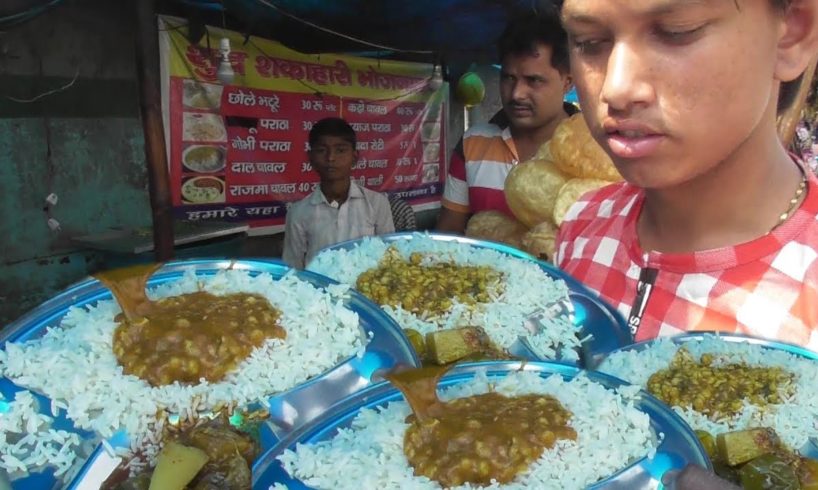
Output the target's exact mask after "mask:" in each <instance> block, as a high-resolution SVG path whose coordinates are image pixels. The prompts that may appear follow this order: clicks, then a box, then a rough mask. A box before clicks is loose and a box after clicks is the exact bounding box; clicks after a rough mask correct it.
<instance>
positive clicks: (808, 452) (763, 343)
mask: <svg viewBox="0 0 818 490" xmlns="http://www.w3.org/2000/svg"><path fill="white" fill-rule="evenodd" d="M708 337H717V338H718V339H719V340H722V341H724V342H728V343H731V344H752V345H757V346H759V347H761V348H763V349H769V350H775V351H783V352H786V353H788V354H792V355H794V356H796V357H801V358H804V359H809V360H812V361H818V352H814V351H811V350H809V349H807V348H805V347H802V346H800V345H795V344H790V343H787V342H780V341H777V340H771V339H764V338H760V337H753V336H750V335H744V334H739V333H722V332H710V331H696V332H687V333H683V334H679V335H676V336H673V337H670V338H669V340H670V341H672V342H673V343H674V344H677V345H684V344H685V343H687V342H698V341H703V340H706V339H707V338H708ZM663 339H665V340H668V338H663ZM657 340H659V339H652V340H644V341H642V342H637V343H635V344H631V345H627V346H624V347H621V348H619V349H616V350H614V351H611V352H610V353H609V355H611V354H614V353H616V352H626V351H635V352H642V351H644V350H646V349H648V348H650V347H651V346H652V345H653V344H654V343H655V342H656V341H657ZM603 361H604V359H603ZM600 364H601V362H600ZM798 452H800V453H801V454H802V455H803V456H806V457H808V458H813V459H818V436H816V437H811V438H810V440H809V442H807V443H806V444H805V445H804V446H803V447H801V448H799V449H798Z"/></svg>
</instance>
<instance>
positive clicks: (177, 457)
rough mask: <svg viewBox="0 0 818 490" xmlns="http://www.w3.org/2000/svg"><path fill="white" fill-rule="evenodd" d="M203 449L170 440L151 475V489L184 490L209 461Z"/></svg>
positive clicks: (160, 454)
mask: <svg viewBox="0 0 818 490" xmlns="http://www.w3.org/2000/svg"><path fill="white" fill-rule="evenodd" d="M207 461H208V457H207V454H206V453H205V452H204V451H202V450H201V449H198V448H195V447H187V446H183V445H181V444H179V443H178V442H169V443H167V444H165V447H164V448H163V449H162V451H161V452H160V453H159V457H158V458H157V460H156V469H155V470H153V476H152V477H151V484H150V490H182V489H183V488H185V487H186V486H187V484H188V483H190V481H191V480H193V478H195V477H196V474H197V473H198V472H199V470H201V469H202V467H203V466H204V465H205V463H207Z"/></svg>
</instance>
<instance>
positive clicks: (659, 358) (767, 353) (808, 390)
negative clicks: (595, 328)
mask: <svg viewBox="0 0 818 490" xmlns="http://www.w3.org/2000/svg"><path fill="white" fill-rule="evenodd" d="M683 345H684V347H685V349H687V351H688V352H690V353H691V354H692V355H693V356H694V357H695V358H696V359H699V358H700V357H701V355H702V354H706V353H712V354H716V355H717V356H718V357H719V359H720V361H718V362H720V363H723V364H731V363H732V364H735V363H743V364H746V365H748V366H770V367H773V366H777V367H781V368H783V369H785V370H787V371H788V372H790V373H792V374H793V375H794V381H793V383H794V386H795V394H794V395H793V396H792V397H790V398H788V399H786V400H784V403H781V404H776V405H768V406H767V407H766V408H765V409H764V410H760V409H759V408H758V407H757V406H755V405H751V404H749V403H745V404H744V408H743V409H742V410H741V412H739V413H738V414H736V415H735V416H734V417H731V418H728V419H722V420H719V421H718V422H715V421H712V420H710V419H708V418H707V417H706V416H705V415H703V414H701V413H699V412H696V411H695V410H692V409H691V408H682V407H678V406H675V407H673V410H675V411H676V413H678V414H679V415H681V416H682V418H684V419H685V421H687V423H688V424H690V426H691V427H693V429H696V430H706V431H708V432H710V433H711V434H712V435H714V436H715V435H718V434H721V433H723V432H730V431H734V430H742V429H747V428H751V427H770V428H772V429H774V430H775V431H776V432H777V433H778V436H779V437H780V438H781V440H782V441H783V442H784V443H786V444H787V445H788V446H789V447H791V448H792V449H795V450H798V449H801V448H803V447H804V445H805V444H807V443H808V441H809V438H810V437H815V436H816V434H818V389H816V385H815V381H816V379H818V363H816V362H815V361H812V360H809V359H805V358H802V357H798V356H795V355H792V354H790V353H788V352H785V351H782V350H774V349H766V348H764V347H762V346H759V345H756V344H750V343H747V342H726V341H724V340H722V339H720V338H719V337H718V336H716V335H706V336H704V338H703V339H702V340H691V341H687V342H684V344H683ZM678 349H679V345H678V344H675V343H673V342H672V340H671V339H669V338H661V339H657V340H656V341H655V342H653V344H652V345H651V346H650V347H649V348H647V349H645V350H643V351H641V352H636V351H632V350H631V351H621V352H617V353H614V354H612V355H611V356H609V357H608V358H607V359H606V360H605V361H604V362H603V363H602V365H601V366H600V367H599V370H600V371H603V372H605V373H608V374H611V375H613V376H616V377H618V378H620V379H624V380H626V381H629V382H630V383H633V384H636V385H639V386H642V387H646V386H647V383H648V379H649V378H650V376H651V375H652V374H653V373H655V372H657V371H659V370H661V369H665V368H667V367H668V366H669V365H670V362H671V361H672V359H673V356H674V355H675V354H676V352H677V351H678Z"/></svg>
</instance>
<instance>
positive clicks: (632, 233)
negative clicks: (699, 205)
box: [555, 172, 818, 351]
mask: <svg viewBox="0 0 818 490" xmlns="http://www.w3.org/2000/svg"><path fill="white" fill-rule="evenodd" d="M808 174H809V180H808V187H807V197H806V198H805V199H804V201H803V202H802V204H801V206H800V207H799V209H798V210H797V211H796V212H795V213H794V214H793V215H792V216H791V217H790V218H789V219H788V220H787V221H785V222H784V223H783V224H782V225H781V226H779V227H777V228H776V229H775V230H773V231H772V232H770V233H769V234H767V235H765V236H763V237H761V238H758V239H756V240H753V241H750V242H747V243H742V244H740V245H737V246H734V247H726V248H720V249H716V250H707V251H702V252H694V253H686V254H665V253H659V252H648V253H645V252H643V251H642V249H641V247H640V246H639V240H638V239H637V236H636V218H637V217H638V216H639V212H640V210H641V207H642V202H643V200H644V193H643V192H642V190H641V189H639V188H637V187H634V186H632V185H630V184H627V183H620V184H613V185H610V186H607V187H604V188H602V189H599V190H597V191H592V192H590V193H588V194H586V195H584V196H583V197H582V198H581V199H580V200H579V201H578V202H577V203H576V204H574V205H573V207H572V208H571V209H570V210H569V211H568V214H567V215H566V217H565V221H564V222H563V223H562V225H561V227H560V233H559V236H558V237H557V253H556V261H555V262H556V263H557V264H559V266H560V267H561V268H562V269H564V270H565V271H566V272H568V273H569V274H571V275H572V276H573V277H575V278H576V279H578V280H579V281H581V282H583V283H585V284H586V285H587V286H588V287H590V288H591V289H593V290H595V291H597V292H598V293H599V294H600V295H601V297H602V298H603V299H604V300H606V301H608V302H609V303H610V304H612V305H613V306H615V307H616V308H617V309H618V310H619V311H620V312H621V313H622V314H623V315H624V316H625V318H628V317H629V316H630V314H631V307H632V306H633V305H634V302H635V299H636V296H637V283H638V280H639V276H640V273H641V272H642V270H643V269H644V268H652V269H656V270H657V271H658V272H657V275H656V278H655V282H654V285H653V289H652V291H651V293H650V295H649V296H648V300H647V302H646V303H645V304H644V309H643V312H642V316H641V320H640V321H639V323H638V329H637V330H636V333H635V337H636V340H637V341H639V340H646V339H652V338H654V337H657V336H665V335H675V334H678V333H681V332H684V331H691V330H717V331H722V332H737V333H744V334H747V335H753V336H757V337H765V338H770V339H778V340H783V341H786V342H791V343H794V344H799V345H803V346H805V347H807V348H809V349H811V350H814V351H818V260H816V259H818V181H816V178H815V176H814V175H812V173H811V172H808Z"/></svg>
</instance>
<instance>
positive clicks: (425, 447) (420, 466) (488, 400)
mask: <svg viewBox="0 0 818 490" xmlns="http://www.w3.org/2000/svg"><path fill="white" fill-rule="evenodd" d="M418 371H421V372H422V371H426V372H427V373H431V375H432V376H434V378H433V382H429V381H428V379H427V380H422V381H418V379H417V378H415V379H410V378H413V377H416V376H417V374H413V373H409V374H408V378H407V377H406V376H405V377H404V379H400V378H399V377H400V376H401V375H403V374H404V373H398V374H397V375H390V376H389V380H390V381H392V382H393V384H395V385H396V386H397V387H398V388H399V389H401V391H402V392H403V393H404V395H405V396H406V398H407V400H408V401H409V404H410V405H411V406H412V409H413V412H414V414H413V415H410V416H409V419H407V421H408V422H410V426H409V428H408V429H407V430H406V434H405V435H404V443H403V444H404V446H403V449H404V453H405V454H406V457H407V459H408V460H409V464H411V465H412V467H413V468H414V472H415V475H423V476H426V477H428V478H430V479H432V480H434V481H436V482H438V483H440V484H441V485H442V486H443V487H451V486H457V485H462V484H464V483H466V482H469V483H471V484H473V485H488V484H490V483H491V481H492V480H496V481H497V482H499V483H508V482H510V481H511V480H513V479H514V478H515V477H516V476H517V474H519V473H520V472H523V471H525V470H526V469H527V468H528V466H529V465H530V464H531V463H533V462H534V461H536V460H537V459H539V457H540V455H542V453H543V451H544V450H545V449H548V448H551V447H553V446H554V444H555V443H556V442H557V440H558V439H571V440H576V437H577V434H576V432H575V431H574V429H572V428H571V427H570V426H569V425H568V421H569V419H570V417H571V413H570V412H569V411H567V410H566V409H565V408H563V407H562V405H560V403H559V401H558V400H556V399H555V398H553V397H551V396H547V395H523V396H515V397H513V398H509V397H505V396H503V395H500V394H498V393H486V394H482V395H475V396H470V397H465V398H459V399H456V400H452V401H450V402H448V403H443V402H441V401H439V400H437V395H436V394H435V392H434V387H435V386H436V384H437V379H439V376H440V374H442V372H443V370H439V371H437V373H440V374H436V373H435V372H434V369H428V368H426V369H422V370H416V371H415V373H417V372H418ZM421 376H422V375H421ZM396 378H398V379H396ZM430 388H431V390H432V391H431V392H430V391H429V389H430Z"/></svg>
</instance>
